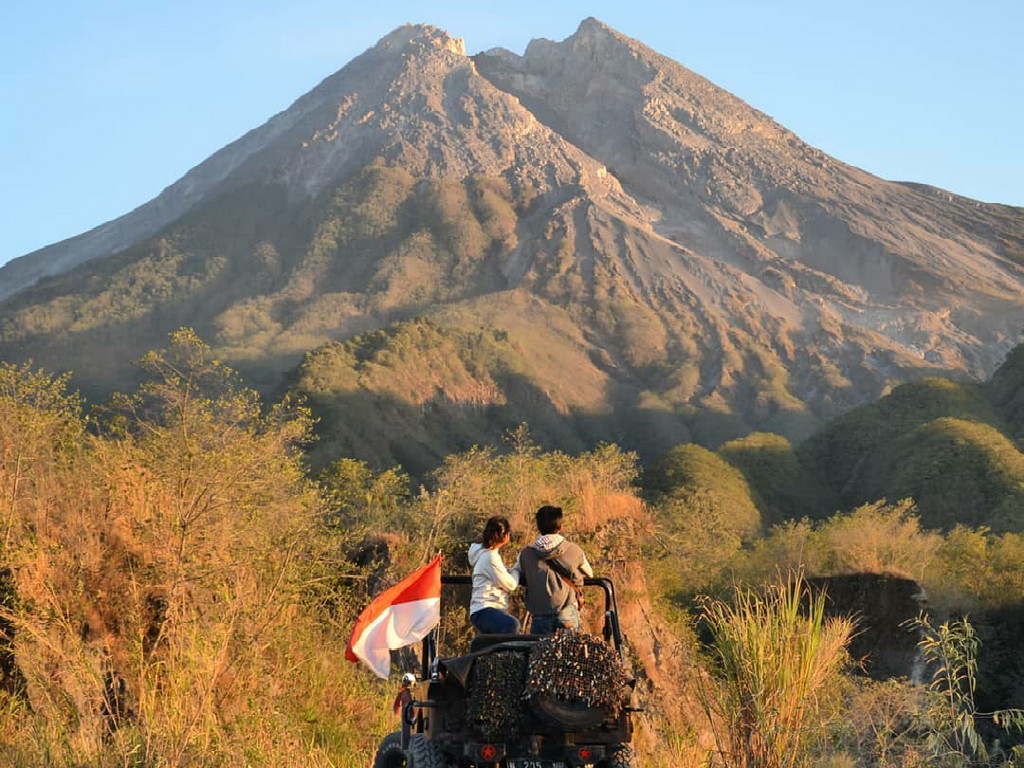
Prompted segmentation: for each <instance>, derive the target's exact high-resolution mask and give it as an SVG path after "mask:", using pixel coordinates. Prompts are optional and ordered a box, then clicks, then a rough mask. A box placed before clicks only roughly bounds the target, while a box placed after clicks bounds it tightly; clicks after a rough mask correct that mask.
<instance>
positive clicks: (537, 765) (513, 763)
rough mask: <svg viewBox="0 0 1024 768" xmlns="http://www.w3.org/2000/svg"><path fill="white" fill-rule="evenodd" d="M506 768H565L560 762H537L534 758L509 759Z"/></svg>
mask: <svg viewBox="0 0 1024 768" xmlns="http://www.w3.org/2000/svg"><path fill="white" fill-rule="evenodd" d="M508 768H566V765H565V763H564V762H563V761H562V760H538V759H536V758H534V757H510V758H509V759H508Z"/></svg>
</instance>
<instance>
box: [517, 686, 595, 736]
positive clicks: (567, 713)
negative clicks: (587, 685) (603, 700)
mask: <svg viewBox="0 0 1024 768" xmlns="http://www.w3.org/2000/svg"><path fill="white" fill-rule="evenodd" d="M530 704H531V706H532V707H533V711H534V713H536V715H537V717H539V718H540V719H541V720H543V721H544V722H546V723H547V724H548V725H554V726H557V727H559V728H562V729H564V730H566V731H586V730H589V729H591V728H596V727H597V726H599V725H600V724H601V723H603V722H604V721H605V720H607V719H608V713H607V712H606V711H605V710H604V708H603V707H591V706H587V705H586V704H584V703H583V702H581V701H562V700H561V699H559V698H558V697H556V696H551V695H550V694H546V693H537V694H534V695H533V696H531V697H530Z"/></svg>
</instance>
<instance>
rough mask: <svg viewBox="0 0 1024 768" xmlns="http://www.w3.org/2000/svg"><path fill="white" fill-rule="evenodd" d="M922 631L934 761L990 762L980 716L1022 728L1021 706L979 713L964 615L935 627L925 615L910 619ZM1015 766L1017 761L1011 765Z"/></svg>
mask: <svg viewBox="0 0 1024 768" xmlns="http://www.w3.org/2000/svg"><path fill="white" fill-rule="evenodd" d="M911 626H913V627H914V628H915V629H917V630H918V631H920V632H921V640H920V642H919V643H918V647H919V648H920V649H921V651H922V653H923V654H924V658H925V661H926V662H927V664H928V666H929V668H930V669H932V670H933V677H932V680H931V682H930V683H929V684H928V690H929V691H930V692H931V694H932V703H931V705H930V706H929V707H928V711H927V720H928V726H929V730H928V736H927V739H926V743H927V747H928V749H929V751H930V752H931V754H932V756H933V758H934V759H935V760H936V761H937V762H936V765H941V766H951V768H961V766H975V765H992V764H1004V762H1003V761H1000V762H999V763H994V762H993V760H992V757H991V756H990V755H989V751H988V748H987V747H986V745H985V742H984V741H982V738H981V735H980V734H979V733H978V731H977V728H976V722H977V720H978V719H981V718H984V719H990V720H992V722H993V723H995V725H997V726H1000V727H1002V728H1006V729H1015V730H1018V731H1019V730H1022V729H1024V710H1021V709H1001V710H998V711H996V712H979V711H978V708H977V705H976V704H975V700H974V693H975V691H976V689H977V671H978V661H977V659H978V648H979V646H980V645H981V643H980V641H979V640H978V636H977V634H975V632H974V627H972V626H971V623H970V622H969V621H968V620H967V619H966V618H964V619H957V620H954V621H949V622H944V623H942V624H940V625H939V626H938V627H933V626H932V624H931V622H929V621H928V618H927V617H926V616H923V615H922V616H920V617H919V618H917V619H915V620H914V621H913V622H911ZM1010 764H1016V763H1012V762H1011V763H1010Z"/></svg>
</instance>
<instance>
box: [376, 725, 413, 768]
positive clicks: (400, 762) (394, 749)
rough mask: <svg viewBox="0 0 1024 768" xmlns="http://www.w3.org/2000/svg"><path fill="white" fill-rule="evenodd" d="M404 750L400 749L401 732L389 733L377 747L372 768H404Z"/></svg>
mask: <svg viewBox="0 0 1024 768" xmlns="http://www.w3.org/2000/svg"><path fill="white" fill-rule="evenodd" d="M405 765H406V759H405V750H404V749H402V732H401V731H395V732H394V733H389V734H388V735H387V736H385V737H384V739H383V740H382V741H381V743H380V746H379V747H377V754H376V756H375V757H374V758H373V768H405Z"/></svg>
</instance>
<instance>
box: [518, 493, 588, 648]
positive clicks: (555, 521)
mask: <svg viewBox="0 0 1024 768" xmlns="http://www.w3.org/2000/svg"><path fill="white" fill-rule="evenodd" d="M536 520H537V531H538V532H539V533H540V536H539V537H538V538H537V540H536V541H534V542H533V543H532V544H531V545H530V546H528V547H526V548H524V549H523V551H522V552H521V553H520V554H519V569H520V574H521V580H522V582H523V583H524V584H525V585H526V609H527V610H528V611H529V612H530V613H531V615H532V616H533V623H532V625H531V628H530V630H531V632H533V633H534V634H536V635H551V634H554V632H555V630H558V629H563V628H566V629H579V628H580V612H579V608H580V601H579V599H578V596H577V593H578V592H579V591H580V589H582V587H583V577H584V576H593V575H594V569H593V568H591V567H590V563H589V562H587V556H586V555H585V554H583V550H582V549H580V548H579V547H578V546H577V545H576V544H573V543H572V542H571V541H566V540H565V537H564V536H562V534H561V530H562V508H561V507H551V506H544V507H541V508H540V509H538V510H537V515H536Z"/></svg>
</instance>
